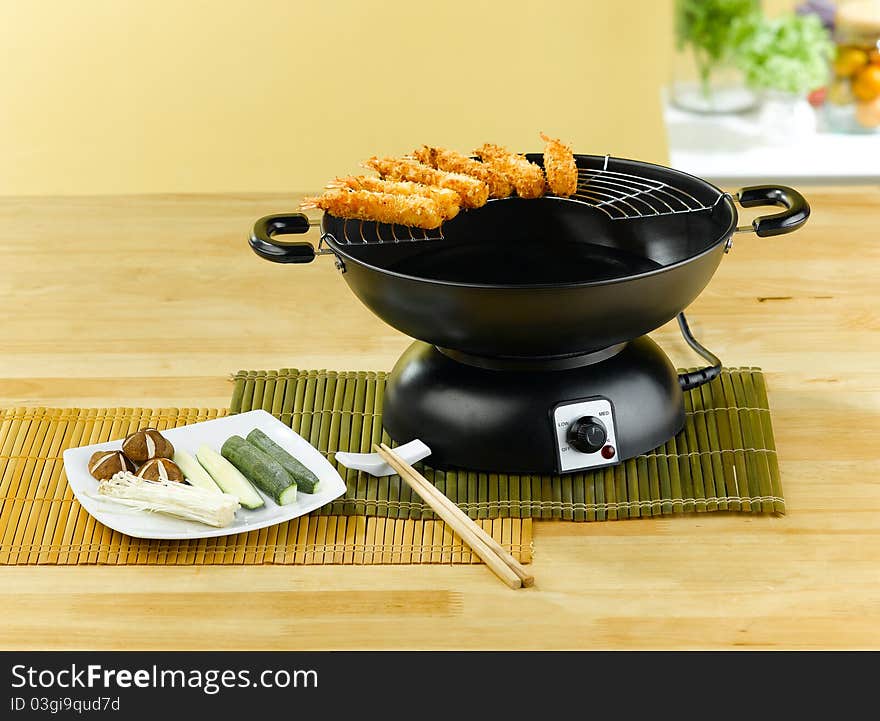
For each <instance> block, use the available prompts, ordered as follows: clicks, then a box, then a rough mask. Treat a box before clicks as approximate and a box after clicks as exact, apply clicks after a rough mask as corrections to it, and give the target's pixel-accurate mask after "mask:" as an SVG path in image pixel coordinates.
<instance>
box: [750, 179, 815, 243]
mask: <svg viewBox="0 0 880 721" xmlns="http://www.w3.org/2000/svg"><path fill="white" fill-rule="evenodd" d="M736 199H737V200H738V201H739V204H740V205H741V206H743V207H744V208H751V207H754V206H757V205H779V206H781V207H783V208H785V210H784V211H783V212H782V213H774V214H773V215H762V216H760V217H758V218H755V219H754V220H753V221H752V229H753V230H754V231H755V235H758V236H760V237H761V238H766V237H768V236H771V235H782V234H783V233H791V232H792V231H795V230H797V229H798V228H800V227H801V226H802V225H803V224H804V223H806V222H807V218H809V217H810V204H809V203H808V202H807V199H806V198H805V197H804V196H803V195H801V194H800V193H798V192H797V191H796V190H795V189H794V188H789V187H787V186H785V185H750V186H749V187H747V188H740V190H738V191H737V193H736Z"/></svg>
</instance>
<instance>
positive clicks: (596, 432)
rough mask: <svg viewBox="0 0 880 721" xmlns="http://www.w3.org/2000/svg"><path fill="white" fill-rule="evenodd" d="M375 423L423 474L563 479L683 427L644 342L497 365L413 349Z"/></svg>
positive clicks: (678, 396) (662, 364)
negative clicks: (410, 449) (409, 451)
mask: <svg viewBox="0 0 880 721" xmlns="http://www.w3.org/2000/svg"><path fill="white" fill-rule="evenodd" d="M382 413H383V422H384V426H385V429H386V430H387V431H388V433H389V434H390V435H391V437H392V438H393V439H394V440H395V441H398V442H401V443H403V442H406V441H410V440H412V439H413V438H420V439H421V440H423V441H424V442H425V443H427V444H428V445H429V446H430V447H431V459H430V465H431V466H433V467H438V468H446V467H461V468H468V469H473V470H485V471H494V472H502V473H573V472H576V471H582V470H588V469H594V468H599V467H602V466H610V465H615V464H617V463H620V462H621V461H624V460H626V459H628V458H632V457H633V456H637V455H639V454H641V453H644V452H646V451H649V450H651V449H653V448H656V447H657V446H659V445H661V444H663V443H665V442H666V441H667V440H669V439H670V438H671V437H672V436H674V435H675V434H676V433H678V432H679V431H680V430H681V428H682V426H683V425H684V405H683V399H682V390H681V383H680V380H679V376H678V374H677V373H676V370H675V368H674V366H673V365H672V363H671V362H670V360H669V359H668V358H667V356H666V354H665V353H664V352H663V351H662V350H661V349H660V347H659V346H658V345H657V344H656V343H655V342H654V341H653V340H651V339H650V338H648V337H647V336H642V337H641V338H637V339H636V340H633V341H630V342H628V343H622V344H620V345H617V346H613V347H611V348H608V349H605V350H603V351H598V352H594V353H590V354H587V355H582V356H570V357H564V358H554V359H525V358H519V359H499V358H483V357H477V356H470V355H465V354H462V353H457V352H454V351H450V350H445V349H438V348H436V347H435V346H432V345H430V344H428V343H423V342H421V341H416V342H415V343H413V344H412V345H411V346H410V347H409V348H408V349H407V350H406V352H405V353H404V354H403V355H402V356H401V357H400V359H399V360H398V361H397V364H396V365H395V366H394V369H393V370H392V372H391V375H390V377H389V379H388V382H387V385H386V389H385V397H384V405H383V410H382Z"/></svg>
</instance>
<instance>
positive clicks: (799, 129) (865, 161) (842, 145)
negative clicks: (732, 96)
mask: <svg viewBox="0 0 880 721" xmlns="http://www.w3.org/2000/svg"><path fill="white" fill-rule="evenodd" d="M814 117H815V116H814V115H813V112H812V109H811V108H810V107H809V105H807V103H806V101H804V102H803V105H802V106H800V107H798V108H797V109H796V111H795V114H794V116H793V117H792V118H791V120H792V122H791V124H790V126H788V125H787V124H786V123H785V122H784V120H783V122H776V123H773V122H770V123H769V124H768V116H767V111H766V109H765V110H764V111H763V112H762V111H752V112H748V113H743V114H738V115H700V114H694V113H688V112H685V111H682V110H679V109H678V108H676V107H673V106H671V105H670V104H669V103H668V102H666V103H665V105H664V118H665V120H666V129H667V133H668V136H669V155H670V165H671V166H672V167H673V168H677V169H679V170H683V171H685V172H688V173H691V174H693V175H696V176H698V177H701V178H705V179H706V180H709V181H710V182H713V183H716V184H718V185H736V184H740V185H747V184H750V183H757V182H765V181H770V180H772V181H774V182H789V181H790V182H791V184H800V185H803V184H809V183H822V184H826V185H828V184H834V183H841V184H843V183H862V184H870V183H876V182H880V133H873V134H860V135H845V134H839V133H831V132H823V131H821V130H819V129H817V128H816V127H815V126H816V125H817V123H815V121H814ZM769 120H771V121H772V120H773V119H769ZM775 120H777V121H779V120H780V119H779V118H778V117H777V118H775ZM818 125H821V122H820V123H818ZM774 127H775V128H776V131H775V132H774V131H773V128H774ZM782 128H786V130H782ZM788 128H790V129H788Z"/></svg>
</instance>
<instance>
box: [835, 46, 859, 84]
mask: <svg viewBox="0 0 880 721" xmlns="http://www.w3.org/2000/svg"><path fill="white" fill-rule="evenodd" d="M867 64H868V53H866V52H865V51H864V50H862V49H861V48H852V47H842V48H839V49H838V50H837V57H836V58H835V59H834V62H833V63H832V67H833V68H834V74H835V75H837V77H839V78H849V77H852V76H853V75H855V74H856V73H857V72H858V71H859V70H861V69H862V68H863V67H865V65H867Z"/></svg>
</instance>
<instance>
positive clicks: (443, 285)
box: [249, 155, 809, 357]
mask: <svg viewBox="0 0 880 721" xmlns="http://www.w3.org/2000/svg"><path fill="white" fill-rule="evenodd" d="M529 157H530V159H532V160H534V161H535V162H540V159H541V156H540V155H537V156H529ZM577 161H578V167H579V169H580V170H581V172H582V176H581V178H582V181H581V182H580V183H579V191H578V195H577V198H574V199H563V198H557V197H552V196H548V197H544V198H540V199H537V200H523V199H519V198H509V199H504V200H493V201H490V202H489V203H488V204H487V205H486V206H484V207H483V208H479V209H477V210H472V211H468V212H463V213H461V214H460V215H459V216H458V217H457V218H455V219H453V220H451V221H449V222H447V223H445V224H444V226H443V229H442V231H443V232H442V235H443V239H437V240H419V241H416V242H410V241H409V240H401V241H400V242H394V240H393V238H394V237H400V235H401V234H400V233H399V232H395V231H394V230H393V229H391V230H390V231H389V232H388V233H387V234H386V235H383V236H382V237H387V238H389V239H390V241H389V242H373V241H375V240H377V239H378V237H379V236H377V235H376V231H377V230H378V233H380V234H382V233H383V232H385V231H388V230H389V227H388V226H374V227H373V231H374V232H373V234H372V235H370V233H369V232H367V233H364V232H363V227H364V224H359V221H344V220H342V219H340V218H336V217H333V216H331V215H329V214H326V213H325V214H324V217H323V219H322V222H321V240H322V244H321V246H319V247H322V250H321V251H320V252H330V253H332V254H334V255H335V256H336V258H337V266H338V267H339V269H340V270H341V271H342V273H343V278H344V279H345V281H346V282H347V283H348V285H349V287H350V288H351V289H352V290H353V291H354V293H355V295H356V296H357V297H358V298H359V299H360V300H361V301H362V302H363V303H364V304H365V305H366V306H367V307H368V308H370V310H372V311H373V312H374V313H375V314H376V315H378V316H379V317H380V318H382V319H383V320H384V321H385V322H386V323H389V324H390V325H392V326H393V327H395V328H397V329H398V330H400V331H402V332H403V333H405V334H407V335H409V336H411V337H413V338H418V339H420V340H423V341H426V342H428V343H431V344H434V345H436V346H439V347H441V348H448V349H454V350H457V351H460V352H464V353H469V354H473V355H479V356H491V357H505V356H510V357H518V356H519V357H522V356H528V357H547V356H565V355H575V354H580V353H586V352H590V351H595V350H598V349H602V348H606V347H608V346H611V345H614V344H616V343H620V342H623V341H627V340H630V339H633V338H636V337H638V336H641V335H643V334H645V333H648V332H650V331H652V330H654V329H656V328H657V327H659V326H661V325H663V324H664V323H666V322H667V321H669V320H671V319H672V318H674V317H675V316H676V315H677V314H678V313H679V312H681V311H682V310H684V309H685V308H686V307H687V306H688V305H689V304H690V303H691V302H692V301H693V300H694V299H695V298H696V297H697V296H698V295H699V293H700V292H701V291H702V290H703V288H704V287H705V286H706V284H707V283H708V282H709V280H710V279H711V277H712V274H713V273H714V272H715V269H716V268H717V267H718V264H719V263H720V261H721V258H722V257H723V255H724V253H725V252H726V250H728V249H729V247H730V241H731V238H732V236H733V234H734V232H736V231H738V230H739V231H752V232H755V233H756V234H757V235H759V236H771V235H778V234H781V233H788V232H791V231H793V230H796V229H797V228H799V227H800V226H801V225H803V224H804V222H806V220H807V217H808V216H809V206H808V205H807V202H806V200H805V199H804V198H803V196H802V195H801V194H800V193H798V192H797V191H795V190H792V189H791V188H786V187H783V186H755V187H750V188H744V189H742V190H740V191H739V192H738V193H737V194H736V196H735V198H734V196H731V195H729V194H726V193H724V192H722V191H721V190H719V189H718V188H716V187H715V186H713V185H711V184H710V183H707V182H705V181H703V180H700V179H698V178H695V177H693V176H690V175H687V174H685V173H680V172H678V171H675V170H671V169H669V168H664V167H662V166H657V165H651V164H648V163H641V162H636V161H629V160H616V159H610V160H609V159H608V158H603V157H598V156H577ZM606 173H607V175H606ZM607 178H611V180H608V179H607ZM627 178H629V179H634V180H626V179H627ZM627 182H632V183H635V185H634V187H635V188H636V189H637V192H634V193H633V194H627V192H628V191H627V192H624V191H625V190H626V188H625V187H624V186H625V184H626V183H627ZM645 187H648V188H650V189H651V190H652V191H653V190H654V189H658V190H656V192H653V193H650V192H649V193H644V192H643V191H641V190H638V189H643V188H645ZM664 194H665V195H664ZM654 196H656V197H658V198H660V200H659V201H656V200H655V199H654ZM609 198H610V199H609ZM645 198H649V199H650V202H646V201H645ZM735 199H736V200H737V201H738V202H739V203H740V204H741V205H743V206H757V205H779V206H783V207H784V208H785V210H784V211H783V212H781V213H777V214H775V215H770V216H764V217H761V218H758V219H756V220H755V221H754V222H753V223H752V225H751V226H746V227H744V228H737V210H736V206H735V204H734V200H735ZM676 200H677V201H678V203H676ZM667 208H668V212H667ZM352 223H354V224H355V225H357V226H358V228H359V232H358V233H353V232H352V230H351V225H352ZM308 228H309V223H308V219H307V218H306V216H304V215H302V214H288V215H273V216H268V217H266V218H262V219H260V220H259V221H257V223H256V224H255V226H254V229H253V232H252V234H251V236H250V238H249V242H250V245H251V247H252V248H253V250H254V251H255V252H256V253H257V254H258V255H260V256H261V257H263V258H266V259H268V260H271V261H274V262H278V263H299V262H308V261H310V260H312V259H313V258H314V257H315V249H314V248H313V247H312V245H310V244H309V243H304V242H295V243H280V242H277V241H276V240H274V239H273V236H274V235H281V234H290V233H304V232H306V231H307V230H308ZM383 228H384V230H383ZM420 232H421V231H420ZM426 233H427V234H430V233H431V231H426Z"/></svg>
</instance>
